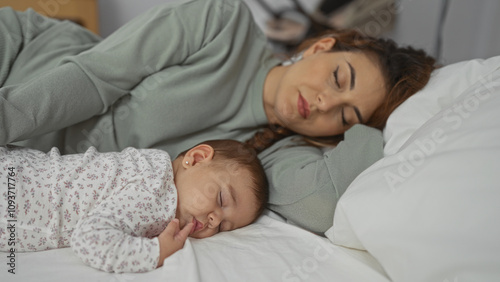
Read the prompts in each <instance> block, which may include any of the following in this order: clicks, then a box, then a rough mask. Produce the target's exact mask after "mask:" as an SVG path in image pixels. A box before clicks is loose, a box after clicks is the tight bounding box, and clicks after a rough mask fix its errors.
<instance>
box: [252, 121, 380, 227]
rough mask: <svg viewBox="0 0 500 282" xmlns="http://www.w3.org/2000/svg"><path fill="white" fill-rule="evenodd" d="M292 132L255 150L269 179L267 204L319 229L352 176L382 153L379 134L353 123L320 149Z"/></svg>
mask: <svg viewBox="0 0 500 282" xmlns="http://www.w3.org/2000/svg"><path fill="white" fill-rule="evenodd" d="M297 138H299V137H297V136H292V137H289V138H286V139H284V140H281V141H280V142H278V143H276V144H274V145H273V146H271V147H270V148H268V149H267V150H265V151H263V152H262V153H260V155H259V158H260V159H261V161H262V164H263V165H264V168H265V170H266V174H267V176H268V179H269V186H270V201H269V208H270V209H271V210H273V211H275V212H277V213H279V214H281V215H282V216H283V217H285V218H286V219H287V220H288V221H290V223H293V224H296V225H298V226H300V227H302V228H305V229H307V230H310V231H312V232H315V233H318V234H322V233H324V232H325V231H326V230H328V228H330V227H331V226H332V224H333V215H334V212H335V207H336V205H337V201H338V200H339V198H340V197H341V196H342V194H343V193H344V191H345V190H346V189H347V187H348V186H349V185H350V184H351V182H352V181H353V180H354V178H356V177H357V176H358V175H359V174H360V173H361V172H362V171H364V170H365V169H366V168H368V167H369V166H370V165H372V164H373V163H375V162H376V161H377V160H379V159H380V158H382V156H383V138H382V134H381V132H380V131H379V130H376V129H373V128H370V127H367V126H364V125H355V126H354V127H352V128H351V129H349V130H348V131H347V132H346V133H345V138H344V141H342V142H340V143H339V144H338V146H337V147H335V148H333V149H327V150H324V151H323V150H322V149H320V148H316V147H313V146H307V145H298V142H297V140H296V139H297Z"/></svg>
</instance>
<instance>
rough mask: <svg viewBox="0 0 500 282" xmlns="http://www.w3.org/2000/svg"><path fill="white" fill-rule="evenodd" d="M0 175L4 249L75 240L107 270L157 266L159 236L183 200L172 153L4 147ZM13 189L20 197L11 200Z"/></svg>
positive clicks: (77, 248) (82, 253) (0, 245)
mask: <svg viewBox="0 0 500 282" xmlns="http://www.w3.org/2000/svg"><path fill="white" fill-rule="evenodd" d="M9 173H10V176H9ZM0 176H1V179H0V183H1V185H2V186H1V187H0V189H1V190H0V194H1V195H3V199H2V201H0V250H1V251H8V250H9V249H10V248H12V247H14V248H15V249H16V251H17V252H23V251H41V250H47V249H53V248H62V247H68V246H71V247H72V248H73V250H74V252H75V254H76V255H77V256H79V257H80V258H81V259H82V260H83V261H84V262H85V263H87V264H89V265H91V266H93V267H96V268H99V269H102V270H105V271H109V272H144V271H149V270H152V269H155V268H156V266H157V264H158V259H159V244H158V240H157V238H156V236H157V235H158V234H160V233H161V231H163V229H164V228H165V227H166V225H167V224H168V223H169V222H170V221H171V220H172V219H173V218H174V217H175V211H176V206H177V190H176V188H175V184H174V180H173V171H172V163H171V160H170V157H169V155H168V154H167V153H166V152H164V151H161V150H153V149H146V150H138V149H134V148H127V149H125V150H123V151H122V152H115V153H99V152H97V151H96V149H95V148H90V149H88V150H87V151H86V152H85V153H84V154H75V155H60V153H59V151H58V150H57V149H56V148H53V149H52V150H51V151H50V152H49V153H43V152H40V151H36V150H31V149H26V148H14V149H8V148H5V147H0ZM11 176H12V177H11ZM9 178H10V179H9ZM9 185H10V186H9ZM13 187H14V188H15V189H13ZM8 188H11V189H8ZM12 190H13V191H12ZM13 192H15V197H14V198H13V197H12V193H13ZM9 195H10V196H11V197H10V199H14V201H10V202H8V201H7V199H8V198H9V197H8V196H9ZM9 203H10V204H11V205H10V209H9ZM13 203H15V206H16V208H15V210H13V209H12V204H13ZM9 224H10V225H9ZM12 226H14V227H15V228H14V229H15V235H14V236H15V239H16V240H15V245H14V246H12V243H11V245H9V244H8V242H9V241H8V239H9V238H10V237H12V236H13V235H11V232H10V231H12V228H11V229H9V230H8V229H7V227H12Z"/></svg>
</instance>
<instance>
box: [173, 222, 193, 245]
mask: <svg viewBox="0 0 500 282" xmlns="http://www.w3.org/2000/svg"><path fill="white" fill-rule="evenodd" d="M191 229H193V223H192V222H190V223H188V224H186V226H184V228H182V230H180V231H179V232H178V233H177V236H178V237H177V238H178V239H180V240H182V241H186V239H187V237H188V236H189V233H191Z"/></svg>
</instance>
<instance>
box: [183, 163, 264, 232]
mask: <svg viewBox="0 0 500 282" xmlns="http://www.w3.org/2000/svg"><path fill="white" fill-rule="evenodd" d="M175 183H176V186H177V193H178V202H177V212H176V217H177V218H178V219H179V221H180V227H181V228H182V227H184V226H185V225H186V224H188V223H189V222H193V223H194V226H193V229H192V230H191V233H190V235H189V236H191V237H193V238H205V237H209V236H212V235H214V234H216V233H218V232H221V231H229V230H233V229H236V228H240V227H243V226H246V225H248V224H250V223H251V222H252V221H253V220H254V218H255V214H256V212H257V209H258V207H257V204H256V202H257V200H256V197H255V195H254V192H253V191H252V189H253V188H252V187H253V183H252V180H251V176H250V172H249V171H248V170H246V169H243V168H236V166H235V165H230V164H228V165H220V164H219V165H217V166H212V165H210V164H209V163H199V164H197V165H195V166H192V167H190V168H189V169H187V170H186V171H185V172H184V173H183V174H182V175H179V176H178V177H176V181H175Z"/></svg>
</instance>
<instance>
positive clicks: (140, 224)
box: [70, 184, 175, 273]
mask: <svg viewBox="0 0 500 282" xmlns="http://www.w3.org/2000/svg"><path fill="white" fill-rule="evenodd" d="M146 190H147V189H146V188H145V187H142V186H141V185H137V184H128V185H127V186H126V188H124V189H122V190H121V191H120V192H118V193H116V194H114V195H112V196H110V197H108V198H107V199H106V200H104V201H103V202H102V203H101V204H100V205H98V206H96V207H95V208H94V209H93V210H92V211H90V212H89V214H88V215H87V216H85V217H83V218H82V219H80V220H79V221H78V223H77V225H76V227H75V230H74V231H73V234H72V237H71V243H70V244H71V247H72V249H73V251H74V252H75V254H76V255H77V256H78V257H80V258H81V259H82V260H83V262H84V263H85V264H88V265H89V266H92V267H95V268H97V269H100V270H103V271H107V272H116V273H122V272H147V271H151V270H154V269H156V267H157V265H158V259H159V255H160V245H159V242H158V238H157V235H158V234H159V233H161V231H163V229H164V228H165V226H166V224H167V222H168V221H169V220H171V219H172V218H173V217H174V216H175V207H169V206H168V204H169V203H168V202H167V201H165V202H160V201H155V200H152V198H155V197H154V196H153V195H152V194H151V193H149V192H147V191H146ZM159 209H161V210H163V211H165V210H166V211H168V210H170V211H171V212H170V213H169V216H168V217H169V218H168V220H167V218H164V217H162V216H161V213H163V212H160V213H158V210H159Z"/></svg>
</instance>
